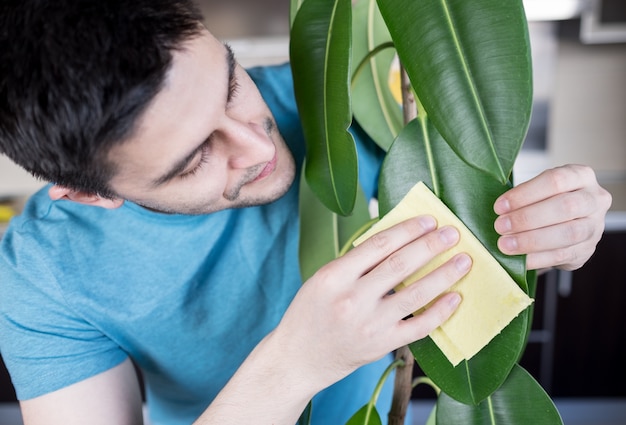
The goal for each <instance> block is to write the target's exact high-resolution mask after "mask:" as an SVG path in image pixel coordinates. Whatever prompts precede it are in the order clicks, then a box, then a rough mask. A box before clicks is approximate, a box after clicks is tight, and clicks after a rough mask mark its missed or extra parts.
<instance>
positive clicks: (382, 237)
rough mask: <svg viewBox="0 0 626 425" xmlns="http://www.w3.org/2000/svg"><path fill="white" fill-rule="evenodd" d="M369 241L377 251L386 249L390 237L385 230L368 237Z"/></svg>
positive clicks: (389, 242)
mask: <svg viewBox="0 0 626 425" xmlns="http://www.w3.org/2000/svg"><path fill="white" fill-rule="evenodd" d="M369 241H370V243H371V244H372V245H373V246H374V248H376V249H377V250H379V251H385V252H386V251H387V250H388V249H389V245H390V244H391V239H390V238H389V236H388V235H387V234H386V233H385V232H380V233H376V234H375V235H373V236H372V237H371V238H370V239H369Z"/></svg>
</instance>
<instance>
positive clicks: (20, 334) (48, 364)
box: [0, 233, 127, 400]
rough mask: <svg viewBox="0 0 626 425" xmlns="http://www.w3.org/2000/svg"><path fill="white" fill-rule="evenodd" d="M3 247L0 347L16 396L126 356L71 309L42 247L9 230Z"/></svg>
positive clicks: (57, 385) (70, 380) (64, 382)
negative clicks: (24, 241)
mask: <svg viewBox="0 0 626 425" xmlns="http://www.w3.org/2000/svg"><path fill="white" fill-rule="evenodd" d="M5 238H9V239H11V243H9V241H7V240H4V241H2V244H0V246H1V250H0V294H1V296H0V353H1V354H2V358H3V360H4V362H5V364H6V366H7V369H8V370H9V373H10V375H11V380H12V382H13V385H14V387H15V391H16V394H17V397H18V399H20V400H26V399H30V398H34V397H38V396H41V395H44V394H46V393H49V392H52V391H55V390H58V389H61V388H64V387H66V386H69V385H71V384H74V383H76V382H79V381H82V380H84V379H86V378H89V377H91V376H94V375H96V374H98V373H101V372H104V371H106V370H108V369H111V368H112V367H114V366H116V365H118V364H120V363H121V362H122V361H124V360H125V359H126V358H127V355H126V353H124V352H123V351H122V350H121V349H119V347H118V346H117V345H116V344H115V343H114V342H113V341H111V340H110V339H109V338H108V337H106V336H105V335H103V334H102V333H101V332H100V331H99V330H98V329H96V328H95V327H94V326H92V325H91V324H89V323H88V322H86V321H85V320H83V319H82V318H81V317H80V316H79V315H77V314H76V313H75V312H73V311H72V309H71V308H70V307H69V306H68V305H67V303H66V302H65V299H64V295H63V293H62V291H61V290H60V288H59V285H58V283H57V282H56V281H55V276H54V273H53V272H51V271H50V270H46V268H45V266H44V264H45V261H42V260H41V258H42V253H39V252H37V250H36V248H35V247H32V246H31V247H30V249H28V250H25V249H15V246H16V245H17V246H21V245H22V244H21V243H20V239H21V238H20V236H19V235H17V234H15V233H13V234H7V236H6V237H5Z"/></svg>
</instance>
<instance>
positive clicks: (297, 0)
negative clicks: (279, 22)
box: [289, 0, 304, 26]
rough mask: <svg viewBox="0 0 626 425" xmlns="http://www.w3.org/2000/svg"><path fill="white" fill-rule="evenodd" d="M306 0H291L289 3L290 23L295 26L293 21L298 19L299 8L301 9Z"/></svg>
mask: <svg viewBox="0 0 626 425" xmlns="http://www.w3.org/2000/svg"><path fill="white" fill-rule="evenodd" d="M303 2H304V0H290V3H289V23H290V25H291V26H293V21H294V20H295V19H296V15H297V14H298V10H300V6H302V3H303Z"/></svg>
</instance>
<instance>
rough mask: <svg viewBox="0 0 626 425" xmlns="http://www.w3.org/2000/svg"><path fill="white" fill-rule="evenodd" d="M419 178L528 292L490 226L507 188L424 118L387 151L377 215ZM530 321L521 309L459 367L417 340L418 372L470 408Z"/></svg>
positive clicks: (521, 261) (504, 366) (489, 388)
mask: <svg viewBox="0 0 626 425" xmlns="http://www.w3.org/2000/svg"><path fill="white" fill-rule="evenodd" d="M420 180H421V181H423V182H424V183H425V184H426V185H428V186H429V187H430V188H431V189H433V191H434V192H435V194H437V196H439V197H440V199H442V201H443V202H444V203H445V204H446V205H447V206H448V207H449V208H450V209H451V210H452V211H453V212H454V213H455V214H456V215H457V216H458V217H459V218H460V219H461V220H462V221H463V222H464V223H465V224H466V225H467V227H468V228H469V229H470V230H471V231H472V232H473V233H474V235H475V236H476V237H477V238H478V239H479V240H480V241H481V242H482V243H483V245H485V247H486V248H487V249H488V250H489V251H490V252H491V253H492V255H493V256H494V257H495V258H496V259H497V260H498V261H499V262H500V264H502V266H503V267H504V268H505V269H506V270H507V272H508V273H509V274H510V275H511V276H512V277H513V278H514V279H515V281H516V282H517V284H518V285H519V286H520V287H521V288H522V289H523V290H524V291H526V292H527V291H528V286H527V284H526V279H525V276H526V274H525V258H524V257H522V256H516V257H510V256H506V255H504V254H502V253H501V252H500V251H499V250H498V248H497V238H498V234H497V233H496V232H495V230H494V228H493V222H494V220H495V218H496V214H495V212H493V207H492V206H493V203H494V202H495V199H496V198H497V197H498V196H499V195H500V194H502V193H503V192H504V191H505V190H507V189H508V188H509V185H502V184H500V182H498V181H496V180H494V179H493V178H492V177H491V176H489V175H487V174H485V173H483V172H481V171H479V170H477V169H475V168H473V167H470V166H468V165H467V164H466V163H465V162H463V161H462V160H461V159H460V158H458V156H457V155H456V154H455V152H454V151H452V149H451V148H450V147H449V146H448V144H446V143H445V142H444V141H443V139H442V137H441V135H439V133H438V132H437V130H436V129H435V127H434V126H433V125H432V123H430V121H429V120H428V116H426V115H425V114H420V117H419V119H417V120H414V121H412V122H410V123H409V124H408V125H407V126H406V127H405V129H404V130H403V131H402V132H401V133H400V136H398V138H397V139H396V141H395V142H394V144H393V145H392V147H391V149H390V150H389V152H388V153H387V156H386V158H385V161H384V163H383V167H382V170H381V177H380V181H379V195H380V196H379V200H380V204H379V207H380V212H381V214H385V213H386V212H387V211H389V210H390V209H391V208H393V206H395V205H396V204H397V203H398V202H399V201H400V199H401V198H402V197H403V196H404V195H405V194H406V192H407V191H408V190H409V189H410V188H411V187H412V186H413V185H414V184H415V183H416V182H418V181H420ZM528 323H529V319H528V310H525V311H524V312H522V314H520V315H519V316H518V317H517V318H516V319H514V320H513V321H512V322H511V323H510V324H509V326H507V327H506V328H505V329H504V330H503V331H502V333H500V334H499V335H498V336H496V337H495V338H494V339H493V340H492V341H491V343H489V344H488V345H487V346H486V347H485V348H483V350H481V351H480V352H479V353H478V354H477V355H476V356H474V357H473V358H472V359H471V360H469V361H466V362H461V363H460V364H459V365H457V367H453V366H452V364H451V363H450V362H449V361H448V359H447V358H446V357H445V356H444V355H443V353H442V352H441V351H440V350H439V348H438V347H437V346H436V344H435V343H434V342H433V341H432V340H431V339H430V338H424V339H422V340H420V341H416V342H415V343H413V344H411V345H410V348H411V351H412V352H413V354H414V356H415V358H416V359H417V361H418V363H419V364H420V367H421V368H422V370H423V371H424V372H425V373H426V375H428V377H429V378H431V379H432V380H433V382H434V383H435V384H436V385H437V386H438V387H439V388H441V390H442V391H444V392H446V393H447V394H449V395H450V396H452V397H454V398H455V399H457V400H459V401H461V402H464V403H470V404H474V403H478V402H480V401H481V400H483V399H485V398H486V397H488V396H489V395H490V394H491V393H492V392H493V391H495V390H496V389H497V388H498V387H499V386H500V385H501V384H502V382H504V380H505V379H506V377H507V376H508V374H509V372H510V370H511V368H512V367H513V366H514V364H515V363H516V361H517V359H518V358H519V355H520V353H521V351H522V349H523V347H524V342H525V339H526V331H527V326H528Z"/></svg>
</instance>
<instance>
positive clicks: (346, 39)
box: [290, 0, 358, 215]
mask: <svg viewBox="0 0 626 425" xmlns="http://www.w3.org/2000/svg"><path fill="white" fill-rule="evenodd" d="M351 20H352V7H351V4H350V0H306V1H305V2H304V3H303V4H302V6H301V7H300V10H299V11H298V14H297V16H296V19H295V21H294V24H293V28H292V31H291V45H290V56H291V66H292V70H293V80H294V88H295V94H296V102H297V104H298V111H299V112H300V117H301V121H302V129H303V131H304V135H305V139H306V146H307V164H306V167H305V176H306V179H307V181H308V183H309V185H310V186H311V189H312V190H313V192H314V193H315V194H316V195H317V196H318V197H319V198H320V200H321V201H322V202H323V203H324V205H326V206H327V207H328V208H329V209H331V210H332V211H334V212H336V213H338V214H341V215H348V214H349V213H350V212H351V211H352V208H353V207H354V202H355V197H356V192H357V186H358V169H357V167H358V165H357V153H356V147H355V143H354V139H353V137H352V135H351V134H350V133H349V132H348V128H349V127H350V124H351V123H352V111H351V108H350V90H349V88H350V82H349V81H350V65H351V38H352V28H351V22H352V21H351Z"/></svg>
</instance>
